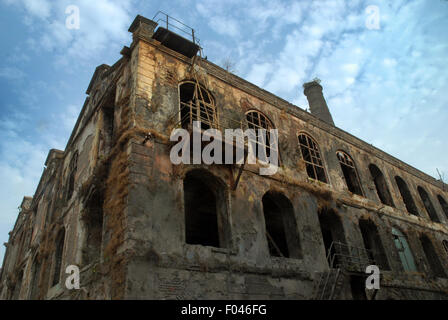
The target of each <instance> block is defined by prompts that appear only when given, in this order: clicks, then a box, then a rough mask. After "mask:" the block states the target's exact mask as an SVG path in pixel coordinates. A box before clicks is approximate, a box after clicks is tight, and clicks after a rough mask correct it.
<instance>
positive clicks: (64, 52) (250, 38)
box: [0, 0, 448, 261]
mask: <svg viewBox="0 0 448 320" xmlns="http://www.w3.org/2000/svg"><path fill="white" fill-rule="evenodd" d="M69 5H76V6H78V8H79V10H80V28H79V29H67V28H66V24H65V21H66V19H67V17H68V15H67V14H66V13H65V10H66V8H67V6H69ZM369 6H376V8H377V9H378V10H379V11H378V12H379V16H378V17H379V20H378V21H379V29H372V28H368V27H367V26H366V20H367V22H368V21H371V20H369V19H371V18H372V16H371V12H370V11H366V9H367V8H368V7H369ZM158 10H163V11H165V12H167V13H168V14H170V15H171V16H173V17H176V18H178V19H180V20H182V21H184V22H185V23H186V24H188V25H190V26H192V27H193V28H194V29H195V31H196V34H197V36H198V37H199V38H200V40H201V45H202V46H203V48H204V55H206V56H207V57H208V59H209V60H211V61H212V62H215V63H217V64H221V63H222V62H223V61H224V59H230V60H231V61H233V62H234V63H235V66H234V69H235V73H236V74H237V75H239V76H241V77H243V78H245V79H247V80H249V81H251V82H253V83H255V84H256V85H258V86H260V87H262V88H264V89H266V90H269V91H271V92H273V93H274V94H276V95H278V96H280V97H282V98H284V99H286V100H288V101H290V102H292V103H294V104H296V105H297V106H299V107H301V108H303V109H305V108H307V106H308V104H307V101H306V98H305V96H304V95H303V93H302V92H303V90H302V84H303V83H304V82H306V81H310V80H312V79H314V78H315V77H318V78H319V79H321V81H322V85H323V87H324V95H325V97H326V99H327V103H328V105H329V107H330V110H331V112H332V114H333V118H334V121H335V123H336V126H338V127H339V128H341V129H343V130H345V131H348V132H350V133H352V134H354V135H355V136H357V137H359V138H361V139H363V140H364V141H366V142H368V143H371V144H373V145H374V146H376V147H379V148H380V149H382V150H384V151H386V152H388V153H390V154H392V155H393V156H395V157H397V158H399V159H401V160H403V161H405V162H407V163H408V164H410V165H412V166H414V167H416V168H418V169H420V170H422V171H424V172H425V173H427V174H429V175H432V176H434V177H438V176H437V171H436V168H438V169H439V171H441V172H442V173H444V174H445V179H446V180H448V160H447V159H448V148H447V143H446V137H447V136H448V95H447V92H448V37H447V30H448V1H444V0H426V1H425V0H410V1H402V0H392V1H370V0H367V1H361V0H360V1H343V0H341V1H338V0H328V1H325V0H321V1H280V0H266V1H265V0H257V1H255V0H246V1H240V0H229V1H225V0H202V1H188V0H176V1H160V2H159V1H150V0H143V1H137V0H120V1H114V0H96V1H90V0H58V1H50V0H0V34H1V41H2V42H1V43H2V46H1V48H0V54H1V60H0V96H1V99H0V179H1V185H0V243H3V242H6V241H7V240H8V232H9V231H10V230H11V229H12V228H13V224H14V222H15V219H16V217H17V213H18V210H17V207H18V206H19V205H20V202H21V200H22V198H23V196H24V195H33V194H34V191H35V189H36V187H37V184H38V181H39V178H40V176H41V174H42V171H43V167H44V161H45V158H46V156H47V154H48V151H49V149H50V148H57V149H62V150H63V149H64V148H65V145H66V143H67V140H68V137H69V135H70V133H71V129H72V128H73V126H74V124H75V121H76V118H77V116H78V114H79V112H80V110H81V107H82V105H83V102H84V99H85V97H86V96H85V90H86V88H87V86H88V83H89V81H90V78H91V76H92V75H93V72H94V70H95V67H96V66H97V65H100V64H103V63H106V64H109V65H112V64H113V63H114V62H115V61H116V60H117V59H119V58H120V54H119V52H120V50H121V48H122V47H123V46H124V45H127V46H129V45H130V42H131V34H129V33H128V32H127V29H128V27H129V25H130V24H131V22H132V20H133V19H134V17H135V16H136V15H137V14H141V15H143V16H146V17H148V18H152V17H153V16H154V14H155V13H156V12H157V11H158ZM354 156H355V155H354ZM4 249H5V248H4V246H3V245H2V246H1V248H0V259H2V258H3V254H4ZM0 261H1V260H0Z"/></svg>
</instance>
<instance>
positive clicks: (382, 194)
mask: <svg viewBox="0 0 448 320" xmlns="http://www.w3.org/2000/svg"><path fill="white" fill-rule="evenodd" d="M372 170H375V171H376V172H372ZM369 172H370V176H371V177H372V180H373V183H374V185H375V189H376V194H377V195H378V198H379V199H380V201H381V203H382V204H384V205H386V206H389V207H393V208H395V204H394V200H393V198H392V194H391V193H390V189H389V185H388V183H387V181H386V177H385V176H384V173H383V172H382V171H381V169H380V168H378V166H377V165H375V164H373V163H371V164H370V165H369ZM378 179H380V180H381V181H379V180H378ZM379 182H382V184H383V185H384V189H383V188H381V185H379Z"/></svg>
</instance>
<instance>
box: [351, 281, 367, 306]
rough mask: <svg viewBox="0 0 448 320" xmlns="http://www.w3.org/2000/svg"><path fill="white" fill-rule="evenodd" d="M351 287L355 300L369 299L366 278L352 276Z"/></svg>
mask: <svg viewBox="0 0 448 320" xmlns="http://www.w3.org/2000/svg"><path fill="white" fill-rule="evenodd" d="M350 289H351V291H352V298H353V300H367V295H366V279H365V278H364V277H360V276H353V275H352V276H350Z"/></svg>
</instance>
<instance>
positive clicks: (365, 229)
mask: <svg viewBox="0 0 448 320" xmlns="http://www.w3.org/2000/svg"><path fill="white" fill-rule="evenodd" d="M359 228H360V230H361V234H362V239H363V241H364V247H365V248H366V250H367V254H368V255H369V259H370V260H372V261H374V262H375V264H376V265H377V266H378V267H379V268H380V269H381V270H390V267H389V262H388V261H387V257H386V253H385V251H384V247H383V243H382V241H381V238H380V235H379V234H378V228H377V226H376V225H375V224H374V223H373V222H372V221H370V220H360V221H359Z"/></svg>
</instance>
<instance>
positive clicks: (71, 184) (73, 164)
mask: <svg viewBox="0 0 448 320" xmlns="http://www.w3.org/2000/svg"><path fill="white" fill-rule="evenodd" d="M77 170H78V151H75V153H74V154H73V156H72V158H71V160H70V164H69V174H68V186H67V197H66V200H67V201H69V200H70V199H71V198H72V196H73V192H74V190H75V175H76V171H77Z"/></svg>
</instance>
